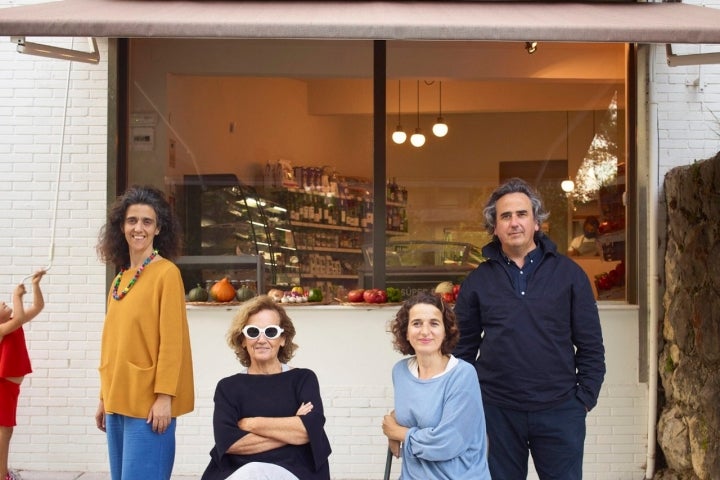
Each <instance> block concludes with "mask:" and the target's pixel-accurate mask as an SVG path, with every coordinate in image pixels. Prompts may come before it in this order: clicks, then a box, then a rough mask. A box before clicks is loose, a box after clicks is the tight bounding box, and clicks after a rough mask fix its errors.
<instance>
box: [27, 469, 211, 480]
mask: <svg viewBox="0 0 720 480" xmlns="http://www.w3.org/2000/svg"><path fill="white" fill-rule="evenodd" d="M17 473H19V474H20V478H21V479H22V480H110V474H109V473H86V472H38V471H33V470H17ZM198 478H200V475H198V476H194V475H173V476H172V480H198Z"/></svg>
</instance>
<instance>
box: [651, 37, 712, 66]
mask: <svg viewBox="0 0 720 480" xmlns="http://www.w3.org/2000/svg"><path fill="white" fill-rule="evenodd" d="M665 52H666V54H667V64H668V66H669V67H682V66H689V65H711V64H717V63H720V52H708V53H688V54H685V55H676V54H674V53H673V51H672V44H670V43H667V44H665Z"/></svg>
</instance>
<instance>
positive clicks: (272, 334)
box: [242, 325, 285, 340]
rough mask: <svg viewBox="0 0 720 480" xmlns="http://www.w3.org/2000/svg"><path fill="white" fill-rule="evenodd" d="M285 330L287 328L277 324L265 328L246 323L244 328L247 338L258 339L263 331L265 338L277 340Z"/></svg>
mask: <svg viewBox="0 0 720 480" xmlns="http://www.w3.org/2000/svg"><path fill="white" fill-rule="evenodd" d="M284 331H285V330H283V329H282V328H280V327H278V326H277V325H268V326H267V327H265V328H260V327H256V326H255V325H245V328H243V329H242V332H243V334H245V336H246V337H247V338H252V339H256V338H258V337H259V336H260V334H261V333H262V334H263V335H265V338H267V339H270V340H275V339H276V338H278V337H279V336H280V335H282V333H283V332H284Z"/></svg>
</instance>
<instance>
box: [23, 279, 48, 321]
mask: <svg viewBox="0 0 720 480" xmlns="http://www.w3.org/2000/svg"><path fill="white" fill-rule="evenodd" d="M43 275H45V270H38V271H37V272H35V274H34V275H33V277H32V285H33V303H32V305H30V306H29V307H28V308H27V309H26V310H25V311H24V313H25V321H24V322H23V323H26V322H29V321H30V320H32V319H33V318H35V317H37V315H38V313H40V312H41V311H42V309H43V308H45V299H44V298H43V294H42V290H41V289H40V280H41V279H42V277H43Z"/></svg>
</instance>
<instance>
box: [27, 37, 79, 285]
mask: <svg viewBox="0 0 720 480" xmlns="http://www.w3.org/2000/svg"><path fill="white" fill-rule="evenodd" d="M74 43H75V40H74V39H73V44H74ZM73 46H74V45H73ZM71 72H72V61H68V71H67V78H66V79H65V105H64V106H63V116H62V118H63V121H62V126H61V129H60V157H59V158H58V169H57V179H56V181H55V201H54V202H53V209H52V216H51V218H52V220H51V223H50V246H49V249H48V250H49V251H48V263H47V265H46V266H45V267H44V268H43V270H45V271H46V272H47V271H48V270H50V268H52V264H53V260H54V258H55V231H56V224H57V207H58V200H59V198H60V176H61V174H62V164H63V154H64V152H65V123H66V121H67V109H68V102H69V97H70V73H71ZM33 275H35V273H31V274H30V275H27V276H26V277H25V278H23V279H22V282H21V283H25V282H26V281H27V280H28V279H30V278H32V277H33Z"/></svg>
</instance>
